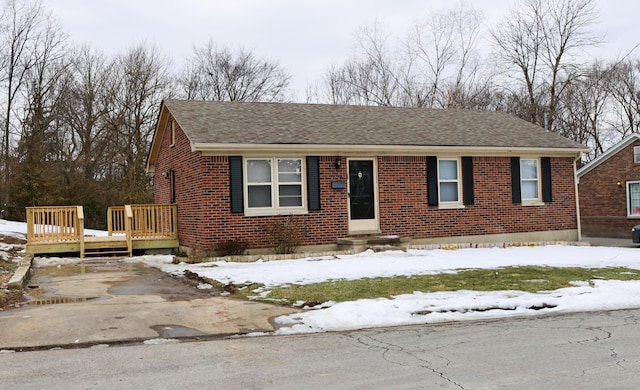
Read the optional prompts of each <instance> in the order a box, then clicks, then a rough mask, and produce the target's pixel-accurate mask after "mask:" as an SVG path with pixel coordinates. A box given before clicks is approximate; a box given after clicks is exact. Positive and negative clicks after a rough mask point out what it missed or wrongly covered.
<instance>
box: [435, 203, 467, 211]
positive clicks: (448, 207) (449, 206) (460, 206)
mask: <svg viewBox="0 0 640 390" xmlns="http://www.w3.org/2000/svg"><path fill="white" fill-rule="evenodd" d="M463 208H464V205H463V204H461V203H453V204H446V203H445V204H443V203H440V204H439V205H438V209H439V210H455V209H463Z"/></svg>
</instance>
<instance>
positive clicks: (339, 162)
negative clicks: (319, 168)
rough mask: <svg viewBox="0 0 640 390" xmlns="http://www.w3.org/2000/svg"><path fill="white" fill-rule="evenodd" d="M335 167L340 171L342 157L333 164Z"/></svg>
mask: <svg viewBox="0 0 640 390" xmlns="http://www.w3.org/2000/svg"><path fill="white" fill-rule="evenodd" d="M333 166H334V168H336V169H340V167H341V166H342V159H340V157H338V158H336V160H335V161H334V162H333Z"/></svg>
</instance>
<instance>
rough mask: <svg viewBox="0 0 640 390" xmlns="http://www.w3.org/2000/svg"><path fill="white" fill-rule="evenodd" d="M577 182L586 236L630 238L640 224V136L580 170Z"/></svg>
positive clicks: (581, 219)
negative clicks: (632, 231)
mask: <svg viewBox="0 0 640 390" xmlns="http://www.w3.org/2000/svg"><path fill="white" fill-rule="evenodd" d="M578 180H579V186H578V188H579V193H580V221H581V224H582V230H583V232H584V234H585V235H587V236H604V237H622V238H630V237H631V228H632V227H633V226H635V225H638V224H640V133H633V134H631V135H630V136H628V137H626V138H624V139H623V140H622V141H620V142H619V143H618V144H616V145H615V146H613V147H612V148H610V149H609V150H607V151H606V152H605V153H603V154H601V155H600V156H598V157H597V158H595V159H594V160H592V161H591V162H589V163H588V164H587V165H585V166H583V167H582V168H580V169H579V170H578Z"/></svg>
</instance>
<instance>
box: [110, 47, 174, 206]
mask: <svg viewBox="0 0 640 390" xmlns="http://www.w3.org/2000/svg"><path fill="white" fill-rule="evenodd" d="M113 66H114V72H112V73H111V76H112V78H111V79H110V80H109V83H110V89H109V91H110V93H111V95H112V97H111V98H110V99H113V102H112V104H113V106H112V107H111V109H110V110H109V127H110V130H109V135H108V136H109V139H110V140H111V144H110V147H109V148H107V149H106V150H105V151H104V152H106V153H110V155H111V158H112V164H113V166H114V167H115V168H116V169H117V170H118V173H117V174H118V175H119V177H120V181H119V182H118V186H119V187H120V188H121V190H122V194H121V196H120V199H119V200H120V203H122V204H124V203H127V202H132V203H144V202H148V201H150V196H151V193H150V180H149V177H148V176H147V175H146V173H145V162H146V158H147V154H148V151H149V146H150V143H151V137H152V136H153V131H154V129H155V127H154V126H155V122H156V119H157V110H158V106H159V105H160V102H161V101H162V99H164V98H167V97H170V88H169V87H170V86H171V77H170V75H169V71H168V69H169V62H168V60H166V59H164V58H163V57H162V56H161V55H160V53H159V52H158V50H157V49H156V48H147V47H145V46H144V45H141V46H138V47H135V48H132V49H130V50H129V51H128V52H127V53H125V54H123V55H121V56H118V57H117V58H116V59H115V62H114V65H113Z"/></svg>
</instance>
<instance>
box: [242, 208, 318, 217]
mask: <svg viewBox="0 0 640 390" xmlns="http://www.w3.org/2000/svg"><path fill="white" fill-rule="evenodd" d="M305 214H309V211H308V210H286V209H279V210H245V212H244V216H245V217H271V216H274V215H305Z"/></svg>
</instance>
